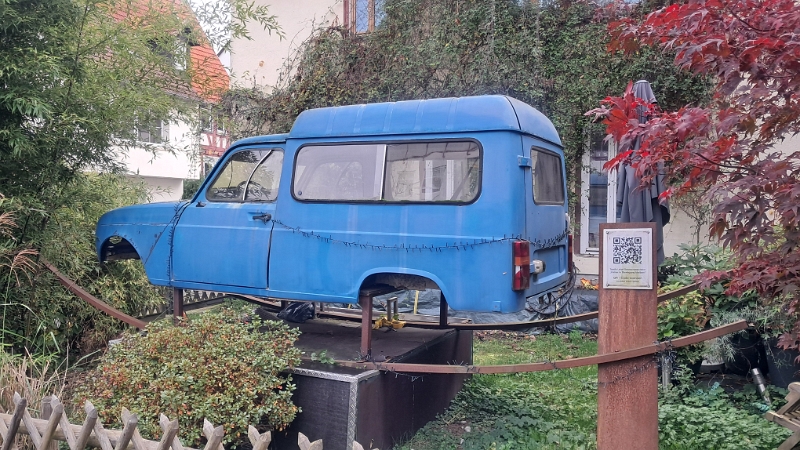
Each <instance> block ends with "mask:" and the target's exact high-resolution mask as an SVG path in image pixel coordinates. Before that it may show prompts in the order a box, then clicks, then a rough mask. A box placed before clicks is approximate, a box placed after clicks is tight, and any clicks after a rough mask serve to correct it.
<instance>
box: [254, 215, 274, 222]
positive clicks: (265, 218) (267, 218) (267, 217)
mask: <svg viewBox="0 0 800 450" xmlns="http://www.w3.org/2000/svg"><path fill="white" fill-rule="evenodd" d="M253 220H260V221H262V222H264V223H267V222H269V221H270V220H272V214H270V213H263V214H256V215H255V216H253Z"/></svg>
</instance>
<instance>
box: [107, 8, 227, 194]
mask: <svg viewBox="0 0 800 450" xmlns="http://www.w3.org/2000/svg"><path fill="white" fill-rule="evenodd" d="M161 1H163V2H171V3H172V6H175V5H177V6H178V7H179V8H180V9H181V10H185V11H186V16H187V17H188V18H189V19H190V22H194V24H195V26H196V28H197V30H200V25H199V23H198V22H197V20H196V18H195V16H194V14H193V13H192V11H191V9H189V7H188V6H187V5H186V4H185V3H183V2H182V1H181V0H161ZM145 7H153V6H152V5H143V6H142V8H145ZM198 34H200V35H201V38H200V39H197V40H192V39H187V38H186V37H185V36H184V35H183V34H181V33H176V39H178V40H181V41H182V42H184V44H185V45H183V46H179V48H183V49H185V51H186V57H185V58H175V61H176V69H178V70H186V69H189V68H190V69H191V74H192V79H191V82H190V83H189V84H184V83H177V84H176V86H175V88H174V90H172V94H173V95H175V96H177V97H179V98H180V99H181V100H182V101H187V102H190V103H191V104H193V105H195V110H196V111H197V116H196V117H193V118H191V119H192V120H188V121H176V122H172V123H163V122H161V121H153V122H150V123H144V124H143V123H136V124H133V128H134V136H135V139H136V143H135V145H133V146H128V147H126V148H125V149H124V150H123V151H120V152H119V153H120V159H121V160H122V162H123V164H124V165H125V168H126V171H127V173H128V176H129V177H131V178H132V179H136V180H140V181H142V182H144V183H145V184H146V185H147V186H148V188H149V191H150V195H151V200H152V201H173V200H179V199H180V198H181V197H182V196H183V184H184V180H187V179H198V178H201V177H202V176H204V174H205V171H206V161H208V160H209V159H210V160H211V161H216V159H217V158H218V157H219V156H220V155H222V153H223V152H224V151H225V150H226V149H227V147H228V137H227V134H226V132H225V129H224V127H222V126H221V125H219V123H220V121H218V120H217V118H216V116H214V115H213V113H212V111H213V108H212V107H213V105H214V104H216V103H217V102H219V100H220V97H221V95H222V94H223V93H224V92H225V91H227V90H228V88H229V87H230V76H229V75H228V71H227V70H226V69H225V67H224V66H223V65H222V62H221V61H220V58H219V56H218V55H217V54H216V52H215V51H214V50H213V48H212V47H211V44H210V43H208V42H207V40H206V39H205V38H204V36H202V32H200V33H198ZM180 64H186V65H188V67H179V66H178V65H180ZM197 123H199V124H200V126H198V125H197Z"/></svg>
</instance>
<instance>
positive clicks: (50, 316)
mask: <svg viewBox="0 0 800 450" xmlns="http://www.w3.org/2000/svg"><path fill="white" fill-rule="evenodd" d="M62 192H63V195H64V200H63V202H62V203H61V205H60V206H59V207H57V208H53V209H50V210H48V211H42V210H38V209H35V208H31V207H30V206H27V205H24V204H22V202H21V201H20V200H19V199H14V201H10V202H8V203H7V205H0V208H5V207H7V208H8V209H7V210H6V211H10V212H13V213H14V214H15V215H16V216H17V217H22V218H24V220H26V221H27V222H28V223H27V226H20V227H19V228H20V229H19V230H17V231H18V232H17V233H16V234H15V235H13V236H10V237H8V236H7V237H6V239H7V240H12V239H13V240H14V241H15V242H19V241H20V240H22V239H24V241H25V242H26V244H27V245H31V246H35V247H36V248H40V249H41V250H40V253H41V255H42V256H43V257H44V258H46V259H47V260H49V261H50V262H51V263H53V264H54V265H56V266H57V267H58V268H59V270H61V271H62V273H64V274H65V275H67V276H68V277H69V278H71V279H72V280H75V281H76V282H77V283H78V284H79V285H81V286H83V287H84V288H85V289H86V290H87V291H88V292H90V293H91V294H93V295H96V296H97V297H99V298H102V299H103V300H104V301H106V302H108V303H109V304H110V305H111V306H113V307H115V308H118V309H120V310H122V311H123V312H126V313H128V314H137V313H138V312H139V311H140V310H141V309H142V308H144V307H148V306H154V305H158V304H161V303H163V302H164V300H163V296H162V295H160V293H159V292H158V290H156V289H155V288H154V287H153V286H151V285H150V284H149V283H148V281H147V277H146V276H145V274H144V269H143V267H142V264H141V263H140V262H139V261H120V263H119V264H111V265H107V266H105V265H103V266H101V265H99V264H98V263H97V254H96V252H95V248H94V228H95V225H96V223H97V220H98V219H99V218H100V216H101V215H102V214H103V213H105V212H106V211H108V210H110V209H113V208H117V207H120V206H124V205H130V204H133V203H138V202H141V201H142V200H144V199H145V198H146V195H147V192H146V189H145V186H144V185H142V184H140V183H136V182H132V181H131V180H130V179H128V178H126V177H122V176H115V175H82V176H80V177H76V178H75V179H74V180H73V181H72V182H71V183H70V184H68V185H66V186H63V187H62ZM32 222H33V223H32ZM2 240H3V239H2V238H0V241H2ZM38 269H39V273H38V275H37V277H36V278H35V281H36V282H35V283H34V282H32V281H33V278H31V279H28V278H25V277H22V278H19V282H17V278H16V277H15V278H8V277H9V272H5V271H3V269H2V268H1V267H0V274H2V275H3V276H5V281H6V284H5V290H4V291H3V292H0V299H2V300H3V301H2V307H1V308H2V313H3V326H2V330H0V338H2V342H3V344H5V345H10V346H11V349H12V351H14V352H18V353H24V350H23V348H27V349H28V350H29V351H30V352H33V353H39V352H41V353H50V352H58V353H64V352H65V351H67V350H68V349H80V350H82V351H83V352H84V353H86V352H89V351H91V350H93V349H96V348H98V347H99V346H102V345H105V343H106V341H107V340H108V339H109V338H111V337H112V336H114V335H115V334H117V333H119V331H120V330H121V329H122V324H121V323H120V322H119V321H117V320H116V319H112V318H111V317H109V316H106V315H105V314H103V313H100V312H99V311H97V310H96V309H94V308H93V307H91V306H89V305H88V304H86V303H85V302H84V301H83V300H81V299H78V298H76V297H75V296H73V295H72V294H71V293H70V292H68V291H67V290H66V289H65V288H63V287H62V286H61V285H60V284H59V283H58V282H57V281H56V280H55V277H53V276H52V274H50V273H49V272H47V271H46V270H45V269H43V268H42V267H39V268H38Z"/></svg>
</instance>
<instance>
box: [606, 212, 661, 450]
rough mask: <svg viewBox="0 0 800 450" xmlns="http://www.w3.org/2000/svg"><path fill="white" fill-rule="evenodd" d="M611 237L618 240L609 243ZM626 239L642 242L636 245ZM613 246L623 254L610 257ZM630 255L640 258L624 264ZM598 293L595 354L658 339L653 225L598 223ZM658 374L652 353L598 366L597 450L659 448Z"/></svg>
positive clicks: (617, 350) (641, 344) (627, 347)
mask: <svg viewBox="0 0 800 450" xmlns="http://www.w3.org/2000/svg"><path fill="white" fill-rule="evenodd" d="M634 229H636V230H638V232H637V231H635V230H634ZM645 230H646V231H645ZM648 233H649V234H648ZM615 236H616V237H617V238H619V239H622V240H618V241H616V242H615V241H613V239H614V237H615ZM625 236H639V238H640V239H641V238H644V239H642V240H641V241H640V242H639V247H636V246H635V244H634V243H633V242H632V241H625V239H626V237H625ZM647 236H649V239H646V237H647ZM615 247H616V248H617V249H623V250H626V251H625V252H623V253H622V254H619V253H617V254H615V253H614V252H613V249H614V248H615ZM648 253H649V255H648ZM631 254H643V256H644V258H642V260H641V261H639V262H638V264H637V263H635V262H633V263H631V264H625V262H626V260H628V259H629V258H630V257H631V256H630V255H631ZM648 256H649V258H648ZM614 258H617V259H616V260H615V259H614ZM620 258H621V259H620ZM635 259H636V258H635V257H634V260H635ZM622 265H624V267H622ZM648 266H649V269H650V272H649V273H646V272H647V269H648ZM630 267H633V268H630ZM647 277H649V278H650V279H649V280H647V279H646V278H647ZM647 281H649V283H650V284H649V287H645V284H646V282H647ZM621 286H627V287H621ZM599 289H600V291H599V298H598V302H599V315H598V318H599V328H600V329H599V334H598V338H597V347H598V349H597V351H598V354H607V353H616V352H619V351H623V350H627V349H631V348H635V347H642V346H645V345H649V344H652V343H653V342H655V341H656V340H657V318H656V306H657V303H658V299H657V295H658V294H657V283H656V246H655V224H653V223H617V224H600V283H599ZM657 374H658V372H657V365H656V363H655V358H654V356H653V355H649V356H642V357H638V358H633V359H628V360H625V361H619V362H613V363H606V364H600V365H598V374H597V381H598V383H597V410H598V411H597V412H598V414H597V415H598V417H597V448H598V450H627V449H630V450H633V449H636V450H657V449H658V375H657Z"/></svg>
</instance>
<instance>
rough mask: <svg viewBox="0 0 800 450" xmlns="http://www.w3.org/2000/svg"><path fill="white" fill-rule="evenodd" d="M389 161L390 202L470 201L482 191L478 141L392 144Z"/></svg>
mask: <svg viewBox="0 0 800 450" xmlns="http://www.w3.org/2000/svg"><path fill="white" fill-rule="evenodd" d="M386 160H387V165H386V179H385V186H384V192H385V199H386V200H389V201H406V202H459V203H468V202H470V201H472V200H474V199H475V198H476V197H477V196H478V192H479V191H480V180H481V153H480V147H479V146H478V144H477V143H475V142H471V141H468V142H421V143H408V144H391V145H388V146H387V151H386Z"/></svg>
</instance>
